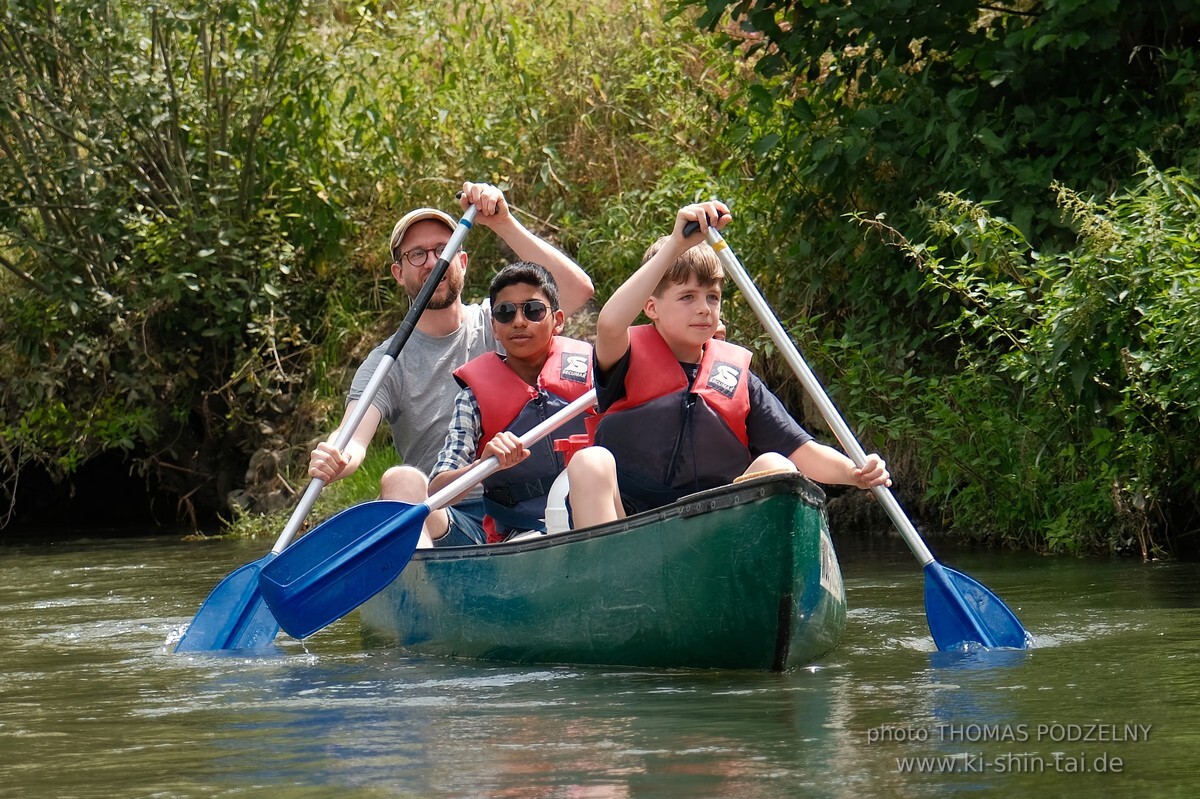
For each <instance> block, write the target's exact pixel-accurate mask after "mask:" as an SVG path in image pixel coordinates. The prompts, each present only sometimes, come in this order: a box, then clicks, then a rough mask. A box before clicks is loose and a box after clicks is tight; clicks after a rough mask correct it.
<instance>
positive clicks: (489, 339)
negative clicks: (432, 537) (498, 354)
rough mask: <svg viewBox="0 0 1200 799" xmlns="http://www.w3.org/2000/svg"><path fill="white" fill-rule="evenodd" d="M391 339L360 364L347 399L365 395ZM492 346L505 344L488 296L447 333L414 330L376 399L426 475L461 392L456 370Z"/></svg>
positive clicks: (399, 443)
mask: <svg viewBox="0 0 1200 799" xmlns="http://www.w3.org/2000/svg"><path fill="white" fill-rule="evenodd" d="M388 343H389V341H385V342H383V343H382V344H380V345H379V346H378V347H376V348H375V349H374V350H372V351H371V354H370V355H368V356H367V359H366V360H365V361H363V362H362V365H361V366H359V367H358V371H357V372H355V373H354V381H353V382H352V383H351V384H350V392H349V394H348V395H347V397H346V399H347V401H349V400H356V399H358V398H359V397H361V396H362V393H363V390H364V389H366V387H367V384H368V383H369V382H371V376H372V375H373V374H375V368H376V367H377V366H378V365H379V362H380V361H381V360H382V359H383V356H384V353H385V352H387V347H388ZM492 351H500V349H499V348H498V347H497V345H496V337H495V336H494V335H493V334H492V319H491V305H490V303H488V301H487V300H484V301H483V302H482V303H478V304H473V305H466V306H464V311H463V323H462V325H461V326H460V327H459V328H458V330H457V331H455V332H454V333H451V334H450V335H448V336H440V337H434V336H427V335H425V334H424V333H422V332H421V331H419V330H413V332H412V335H411V336H409V339H408V341H407V342H405V344H404V348H403V349H402V350H400V355H399V357H398V358H397V359H396V363H395V364H393V366H392V368H391V371H390V372H388V376H387V379H386V380H385V381H384V382H383V384H382V385H381V386H380V387H379V392H378V393H377V394H376V395H375V399H374V400H373V401H372V403H371V404H372V405H374V406H375V407H376V408H378V409H379V412H380V413H381V414H382V415H383V419H384V421H386V422H387V423H388V426H389V427H391V429H392V442H393V443H394V444H395V445H396V453H397V454H398V455H399V456H400V460H401V462H403V463H406V464H408V465H409V466H415V467H416V468H418V469H420V470H421V471H422V472H424V473H425V474H426V475H428V474H429V473H430V470H431V469H433V466H434V464H435V463H436V462H437V456H438V452H439V451H440V450H441V448H442V444H443V443H445V441H446V431H447V430H448V429H449V427H450V416H451V414H452V413H453V411H454V397H455V396H456V395H457V394H458V391H459V385H458V383H457V382H456V381H455V379H454V374H453V372H454V370H455V369H457V368H458V367H460V366H462V365H463V364H464V363H466V362H467V361H469V360H471V359H472V358H476V357H478V356H480V355H483V354H484V353H486V352H492Z"/></svg>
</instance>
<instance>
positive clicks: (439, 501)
mask: <svg viewBox="0 0 1200 799" xmlns="http://www.w3.org/2000/svg"><path fill="white" fill-rule="evenodd" d="M595 404H596V389H594V388H593V389H591V390H590V391H588V392H587V393H586V394H584V395H583V396H581V397H579V398H578V399H577V400H575V401H574V402H572V403H571V404H570V405H568V406H567V407H565V408H563V409H562V410H560V411H559V412H558V413H556V414H554V415H553V416H551V417H550V418H549V419H547V420H546V421H544V422H542V423H541V424H539V425H538V426H537V427H534V428H532V429H531V430H530V431H529V432H528V433H526V434H525V435H523V436H521V446H523V447H525V448H529V447H530V446H531V445H532V444H534V443H535V442H537V441H540V440H542V439H543V438H545V437H546V436H548V435H550V434H551V433H553V432H554V431H555V430H557V429H558V428H560V427H562V426H563V425H564V424H566V423H567V422H569V421H571V420H572V419H574V418H575V417H576V416H578V415H579V414H581V413H583V412H584V411H586V410H587V409H588V408H590V407H592V406H593V405H595ZM498 471H500V461H499V460H498V459H497V458H496V456H495V455H493V456H491V457H490V458H488V459H487V460H485V461H483V462H482V463H480V464H479V465H478V466H475V467H473V468H471V469H469V470H467V471H465V472H463V473H462V474H460V475H459V476H458V477H456V478H455V479H454V481H453V482H451V483H450V484H449V485H447V486H446V487H445V488H443V489H442V490H440V491H438V492H437V493H435V494H434V495H433V496H431V497H430V498H429V499H427V500H425V505H426V506H428V508H429V509H430V510H437V509H438V508H441V507H443V506H445V505H449V504H450V503H451V502H453V501H454V500H455V499H456V498H457V497H458V495H459V494H461V493H462V492H464V491H466V490H467V489H468V488H473V487H474V486H475V484H476V483H479V482H481V481H483V480H486V479H487V478H488V477H490V476H491V475H492V474H494V473H496V472H498Z"/></svg>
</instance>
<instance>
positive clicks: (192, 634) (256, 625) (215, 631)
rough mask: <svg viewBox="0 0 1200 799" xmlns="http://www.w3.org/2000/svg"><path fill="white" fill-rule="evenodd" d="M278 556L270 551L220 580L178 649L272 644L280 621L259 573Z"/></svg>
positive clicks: (219, 648)
mask: <svg viewBox="0 0 1200 799" xmlns="http://www.w3.org/2000/svg"><path fill="white" fill-rule="evenodd" d="M274 558H275V553H273V552H268V553H267V554H266V556H264V557H262V558H259V559H258V560H256V561H255V562H254V563H248V564H246V565H245V566H243V567H241V568H240V569H238V570H237V571H235V572H233V573H232V574H230V575H229V576H228V577H226V578H225V579H224V580H222V581H221V582H220V583H218V584H217V587H216V588H214V589H213V590H212V592H211V593H210V594H209V595H208V598H207V599H205V600H204V604H202V605H201V606H200V609H199V610H198V611H196V616H195V618H193V619H192V623H191V624H189V625H188V628H187V632H185V633H184V635H183V638H181V639H179V643H178V644H176V646H175V651H176V652H213V651H217V650H221V649H259V648H262V647H266V646H270V645H271V643H272V642H273V641H274V640H275V635H276V634H277V633H278V632H279V622H277V621H275V616H274V614H272V613H271V609H270V608H269V607H267V603H266V602H264V601H263V597H262V592H261V591H259V589H258V576H259V573H260V572H261V571H262V569H263V567H264V566H266V565H267V564H268V563H270V562H271V561H272V560H273V559H274Z"/></svg>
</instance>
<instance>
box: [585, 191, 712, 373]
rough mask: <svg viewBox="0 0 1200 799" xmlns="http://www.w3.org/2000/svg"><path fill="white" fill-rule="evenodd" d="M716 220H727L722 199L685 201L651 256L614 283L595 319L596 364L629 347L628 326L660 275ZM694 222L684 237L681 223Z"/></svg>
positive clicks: (611, 360)
mask: <svg viewBox="0 0 1200 799" xmlns="http://www.w3.org/2000/svg"><path fill="white" fill-rule="evenodd" d="M709 219H713V220H716V222H715V223H714V227H716V228H717V229H718V230H720V229H721V228H723V227H725V225H727V224H728V223H729V220H730V219H731V217H730V216H729V209H728V208H727V207H726V206H725V204H724V203H719V202H707V203H696V204H694V205H687V206H684V207H683V208H680V209H679V213H677V214H676V215H675V227H674V229H673V230H672V231H671V238H670V240H669V241H667V242H666V243H665V244H664V245H663V246H662V248H660V249H659V251H658V252H656V253H655V254H654V256H653V257H652V258H651V259H650V260H649V261H647V262H646V263H644V264H642V266H641V267H640V268H639V269H638V270H637V271H636V272H634V273H633V274H632V275H630V277H629V279H628V280H626V281H625V282H624V283H622V284H621V285H620V286H618V287H617V290H616V291H614V292H613V294H612V296H611V297H609V298H608V302H606V303H604V307H603V308H602V309H601V310H600V316H599V318H598V319H597V320H596V344H595V351H596V364H597V365H598V366H599V367H600V369H601V370H605V369H609V368H611V367H612V365H613V364H614V363H616V362H617V361H618V360H620V359H621V357H622V356H623V355H624V354H625V352H626V351H627V350H628V349H629V327H630V325H632V324H633V323H634V321H635V320H636V319H637V317H638V314H640V313H641V312H642V308H643V306H645V304H646V300H648V299H649V298H650V295H651V294H653V293H654V289H655V288H656V287H657V286H658V283H659V281H660V280H662V277H663V275H665V274H666V273H667V270H668V269H670V268H671V264H673V263H675V259H676V258H678V257H679V256H680V254H682V253H683V252H685V251H686V250H688V249H689V248H690V247H694V246H695V245H697V244H700V243H701V242H703V241H704V232H705V231H706V230H708V220H709ZM693 221H694V222H697V223H699V225H700V230H699V232H697V233H693V234H692V235H691V236H689V237H688V238H687V239H684V237H683V227H684V225H686V224H687V223H688V222H693Z"/></svg>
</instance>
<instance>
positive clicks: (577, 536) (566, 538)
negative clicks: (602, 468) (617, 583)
mask: <svg viewBox="0 0 1200 799" xmlns="http://www.w3.org/2000/svg"><path fill="white" fill-rule="evenodd" d="M776 494H796V495H797V496H799V497H800V498H801V499H803V500H804V501H805V502H806V503H807V504H809V505H810V506H812V507H813V508H821V507H823V506H824V504H825V492H824V491H822V490H821V488H820V487H819V486H818V485H817V484H816V483H814V482H813V481H811V480H809V479H808V478H807V477H805V476H804V475H802V474H800V473H799V472H785V473H780V474H768V475H763V476H762V477H754V478H751V479H749V480H745V481H743V482H740V483H733V484H730V485H724V486H718V487H717V488H710V489H707V490H705V491H698V492H696V493H695V494H688V495H687V496H685V497H682V498H681V499H679V500H678V501H676V502H674V503H672V504H670V505H665V506H663V507H661V508H656V509H654V510H648V511H644V512H642V513H638V514H636V515H634V516H627V517H625V518H624V519H618V520H617V521H615V522H609V523H608V524H602V525H597V526H595V527H584V528H581V529H579V530H570V531H567V532H563V533H555V534H554V535H541V536H537V537H535V538H525V539H521V540H519V541H504V542H500V543H497V544H476V545H473V546H462V547H434V548H432V549H418V550H417V551H416V552H415V553H414V554H413V558H412V559H413V560H453V559H457V558H478V557H491V556H496V555H505V554H515V553H518V552H527V551H530V550H536V549H546V548H548V547H557V546H565V545H567V544H571V543H575V542H579V541H587V540H590V539H593V538H603V537H605V536H609V535H615V534H617V533H623V532H628V531H630V530H636V529H637V528H639V527H647V526H650V525H654V524H657V523H659V522H663V521H667V520H669V519H673V518H684V519H686V518H690V517H693V516H699V515H701V514H705V513H711V512H713V511H718V510H726V509H728V508H733V507H736V506H738V505H744V504H746V503H748V502H754V501H757V500H760V499H764V498H766V497H769V496H773V495H776Z"/></svg>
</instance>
